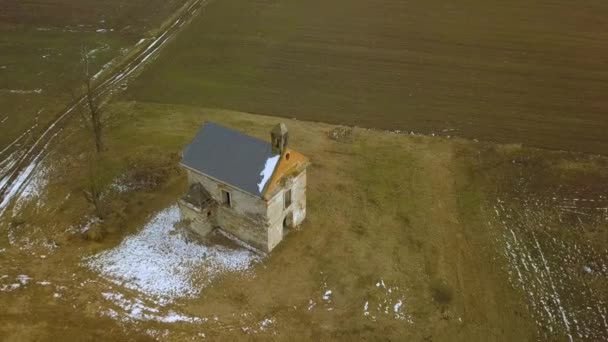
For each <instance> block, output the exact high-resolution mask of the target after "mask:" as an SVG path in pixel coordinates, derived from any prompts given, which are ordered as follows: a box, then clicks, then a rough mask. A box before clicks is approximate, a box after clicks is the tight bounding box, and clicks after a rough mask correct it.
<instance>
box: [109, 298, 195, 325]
mask: <svg viewBox="0 0 608 342" xmlns="http://www.w3.org/2000/svg"><path fill="white" fill-rule="evenodd" d="M101 295H102V296H103V298H105V299H106V300H108V301H111V302H113V303H114V304H115V305H116V306H118V307H119V308H120V309H122V311H124V316H122V317H121V314H119V313H118V312H117V311H115V310H113V309H110V310H108V311H107V312H106V315H108V316H110V317H112V318H115V319H116V318H122V319H123V320H127V321H130V320H135V321H155V322H160V323H177V322H186V323H196V322H202V321H203V319H201V318H199V317H192V316H187V315H183V314H180V313H177V312H175V311H173V310H169V311H168V312H167V313H166V314H162V313H160V310H159V309H157V308H153V307H150V306H147V305H146V304H145V303H144V302H143V301H141V300H140V299H137V298H135V299H127V298H125V296H124V295H123V294H122V293H117V292H103V293H102V294H101Z"/></svg>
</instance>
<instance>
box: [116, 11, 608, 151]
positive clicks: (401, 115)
mask: <svg viewBox="0 0 608 342" xmlns="http://www.w3.org/2000/svg"><path fill="white" fill-rule="evenodd" d="M607 13H608V5H607V4H606V3H605V2H602V1H591V2H586V3H585V4H579V5H573V4H571V3H569V2H566V1H557V2H552V3H550V4H549V3H529V2H524V1H516V2H509V3H505V2H500V1H489V2H488V1H467V2H465V3H459V4H448V3H445V2H443V1H425V2H423V1H417V2H414V3H412V2H404V1H399V0H389V1H383V2H374V1H369V0H354V1H352V0H351V1H346V0H338V1H329V2H328V1H321V0H312V1H301V0H287V1H272V0H252V1H245V0H223V1H213V2H212V3H211V4H210V5H209V6H208V7H207V9H206V10H205V11H204V13H201V16H200V17H199V18H198V19H197V20H196V21H195V22H194V23H193V24H192V25H191V26H190V27H188V28H187V29H186V31H185V32H183V33H182V34H180V37H178V39H177V40H176V41H175V42H174V43H173V44H172V45H171V46H170V47H169V48H168V49H167V50H166V51H164V52H163V55H162V56H161V58H160V59H159V60H158V62H157V63H155V65H154V66H153V67H151V68H149V69H148V70H147V71H146V72H145V74H144V75H143V76H142V77H141V78H140V79H139V82H138V83H137V84H136V85H135V87H133V88H131V89H130V91H129V94H128V98H129V99H136V100H142V101H156V102H161V103H178V104H193V105H200V106H205V107H214V108H227V109H234V110H242V111H247V112H254V113H256V112H257V113H266V114H272V115H278V116H286V117H297V118H300V119H307V120H314V121H322V122H331V123H344V124H353V125H360V126H366V127H377V128H383V129H391V130H396V129H399V130H406V131H410V130H413V131H422V132H429V133H430V132H434V133H436V134H444V135H460V136H465V137H471V138H478V139H484V140H495V141H500V142H521V143H525V144H528V145H534V146H541V147H547V148H551V149H563V150H577V151H585V152H593V153H605V152H606V151H607V148H608V139H607V135H606V134H605V132H606V131H607V129H608V126H607V122H608V121H607V120H606V117H605V113H606V111H607V110H608V102H607V101H606V96H605V94H606V93H607V92H608V71H607V70H608V62H606V58H604V56H605V55H606V54H607V53H608V50H607V48H606V47H607V46H608V45H607V44H606V41H605V39H604V32H606V31H607V30H608V26H607V24H606V21H605V20H603V18H604V17H605V15H606V14H607Z"/></svg>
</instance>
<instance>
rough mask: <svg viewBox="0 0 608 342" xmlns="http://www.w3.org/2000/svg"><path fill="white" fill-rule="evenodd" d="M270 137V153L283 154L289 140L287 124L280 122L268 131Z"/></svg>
mask: <svg viewBox="0 0 608 342" xmlns="http://www.w3.org/2000/svg"><path fill="white" fill-rule="evenodd" d="M270 138H271V140H270V141H271V142H272V153H275V154H280V155H283V152H285V150H286V149H287V142H288V141H289V132H288V131H287V126H286V125H285V124H284V123H282V122H281V123H280V124H278V125H276V126H274V128H273V129H272V131H270Z"/></svg>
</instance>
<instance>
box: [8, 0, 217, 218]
mask: <svg viewBox="0 0 608 342" xmlns="http://www.w3.org/2000/svg"><path fill="white" fill-rule="evenodd" d="M206 4H207V0H193V1H192V2H191V3H190V4H189V5H186V6H185V7H184V10H183V12H182V13H181V14H180V15H178V16H177V17H176V18H175V20H173V22H172V23H171V24H170V25H168V27H167V28H166V29H165V30H164V31H163V32H162V33H161V34H160V35H158V36H157V37H156V38H155V39H154V41H153V42H152V43H150V44H148V45H147V46H146V47H145V49H143V51H141V52H139V53H138V54H137V55H136V56H135V57H133V58H132V59H131V60H130V61H129V62H128V63H126V65H125V66H122V67H120V68H117V69H116V71H115V72H114V73H113V74H112V75H111V76H109V77H108V78H106V79H105V80H104V81H103V82H101V83H100V84H98V85H97V86H96V87H95V89H94V91H95V93H96V97H98V98H104V99H105V98H109V97H111V96H112V95H113V94H114V93H115V92H117V91H118V90H120V87H119V86H120V85H122V84H125V83H128V81H129V79H130V78H132V77H134V76H135V75H136V73H137V72H139V71H141V70H142V68H143V67H144V66H145V63H146V62H148V61H149V60H150V59H152V58H155V57H156V56H158V53H159V51H160V50H161V49H162V48H163V47H164V46H165V45H166V44H167V43H168V42H169V41H170V40H171V39H172V38H173V37H175V36H176V35H177V33H178V32H179V31H180V29H181V28H182V27H183V26H184V25H185V24H186V23H188V22H190V21H191V20H192V18H194V17H195V16H196V15H197V14H198V12H199V10H200V9H201V8H203V7H204V6H205V5H206ZM85 100H86V98H85V97H84V96H82V97H80V98H79V99H77V100H76V101H74V102H73V103H72V104H70V105H68V106H67V107H66V108H65V109H64V110H63V111H62V112H60V113H59V114H58V115H57V116H56V117H55V119H54V120H52V121H51V122H50V123H49V125H48V126H47V127H46V129H45V130H44V132H42V134H41V135H40V136H39V137H38V139H36V140H35V141H34V142H33V143H32V144H31V145H27V146H22V147H19V149H18V150H16V151H15V152H13V153H12V154H11V156H16V158H15V160H13V161H11V162H10V165H11V166H10V167H8V168H6V169H5V170H2V171H3V174H0V217H1V216H2V215H3V214H4V212H5V211H6V209H7V208H8V207H9V206H10V205H11V203H13V201H14V200H15V199H17V198H19V195H20V194H21V192H22V191H23V188H25V186H26V185H27V182H28V181H29V180H30V179H31V178H32V176H33V175H34V172H35V171H36V169H37V167H38V165H39V164H40V163H41V162H42V161H43V160H44V158H45V156H46V154H47V152H48V150H49V146H50V145H51V143H52V142H53V140H54V139H55V138H56V137H57V136H58V135H59V133H61V131H62V130H63V127H64V126H65V125H66V123H67V122H68V120H69V118H70V117H72V116H73V115H72V114H73V113H74V112H76V109H77V108H78V107H79V106H81V105H83V104H84V102H85ZM24 134H26V133H24ZM11 146H12V145H11ZM5 150H8V148H7V149H5ZM5 150H3V151H2V152H3V153H4V152H6V151H5ZM3 162H4V161H3ZM7 164H8V163H7Z"/></svg>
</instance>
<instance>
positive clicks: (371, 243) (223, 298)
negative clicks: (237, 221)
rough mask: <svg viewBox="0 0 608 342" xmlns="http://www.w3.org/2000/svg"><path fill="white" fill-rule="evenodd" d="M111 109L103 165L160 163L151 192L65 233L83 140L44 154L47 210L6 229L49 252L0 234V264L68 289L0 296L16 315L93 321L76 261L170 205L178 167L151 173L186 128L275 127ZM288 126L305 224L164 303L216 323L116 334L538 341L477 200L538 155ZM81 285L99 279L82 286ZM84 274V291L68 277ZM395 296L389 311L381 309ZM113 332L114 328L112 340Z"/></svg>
mask: <svg viewBox="0 0 608 342" xmlns="http://www.w3.org/2000/svg"><path fill="white" fill-rule="evenodd" d="M110 110H111V111H112V112H113V113H114V114H115V115H114V116H113V117H116V118H118V119H117V121H116V122H115V123H114V124H113V125H112V127H111V128H110V129H109V130H108V134H109V136H108V148H109V151H108V153H107V158H108V159H109V160H111V161H113V163H111V164H113V165H115V167H113V168H112V170H113V171H112V172H113V173H114V175H115V176H116V177H118V176H120V175H122V174H123V173H124V171H125V170H127V171H128V172H127V174H133V175H138V174H139V172H138V171H133V170H132V168H133V167H134V165H139V166H141V167H142V168H145V169H150V170H160V174H162V175H165V176H166V177H165V176H163V179H164V181H163V182H161V183H160V185H159V186H156V187H154V188H152V189H138V190H133V191H130V192H128V193H126V194H124V195H123V196H122V197H121V196H116V197H114V198H113V199H112V201H115V202H113V203H115V204H117V206H118V207H123V209H124V217H125V218H126V219H125V221H124V222H123V226H124V228H123V229H119V230H116V231H114V232H110V233H109V234H108V236H107V237H106V238H105V239H104V240H103V241H102V242H100V243H94V242H88V241H83V240H82V239H81V238H79V237H78V238H72V237H70V234H69V233H66V231H65V228H66V226H68V225H70V224H73V222H76V221H77V220H79V219H81V218H82V217H85V216H86V215H87V214H88V213H90V212H91V209H90V208H88V207H87V206H86V205H84V204H83V203H82V202H83V201H82V199H80V198H78V197H77V196H73V197H72V198H69V199H68V200H65V196H66V194H67V193H74V192H75V191H78V189H79V188H80V187H81V186H82V182H83V178H82V176H80V173H81V172H82V165H81V164H80V163H81V160H80V159H79V157H77V156H78V155H79V151H81V149H82V148H83V147H82V146H80V145H79V144H77V143H76V142H79V141H80V142H81V141H85V140H84V137H83V136H81V135H80V133H75V134H73V135H71V136H70V137H69V138H68V139H67V140H65V141H64V142H63V143H62V144H60V145H59V147H58V149H57V150H56V151H55V155H61V156H65V161H62V162H61V165H65V167H66V168H65V169H63V171H64V172H65V174H64V176H63V177H61V178H58V179H57V180H56V181H54V182H52V184H51V185H49V188H48V189H49V193H51V196H50V198H49V200H48V202H47V203H46V205H45V207H44V208H43V209H41V210H39V211H37V212H36V211H27V212H25V213H23V214H22V215H21V216H20V217H21V220H22V221H23V222H25V223H24V224H22V225H20V226H19V228H16V227H8V228H7V229H11V231H13V232H17V231H18V232H20V233H19V234H22V235H19V236H22V237H24V238H25V237H30V238H34V237H37V235H32V234H33V233H32V232H34V231H35V228H36V227H39V226H42V225H45V227H46V229H45V231H44V232H43V233H41V234H42V235H41V236H46V237H50V238H52V239H55V240H56V241H59V242H60V245H61V247H60V248H58V249H56V250H55V251H54V252H53V253H52V254H50V256H49V257H48V258H47V259H45V260H44V261H43V262H35V263H31V262H26V261H28V260H31V259H32V255H31V252H32V251H35V252H36V253H40V250H39V249H33V250H30V251H19V250H18V249H16V248H14V247H11V245H10V244H9V243H8V241H4V240H2V242H0V247H4V246H6V247H7V252H6V253H7V254H5V255H7V256H9V257H11V258H14V259H13V260H23V262H16V263H13V264H12V266H11V267H12V269H13V270H14V271H11V272H24V273H27V274H29V275H30V276H32V277H35V278H40V277H45V278H49V280H51V281H54V282H56V283H57V284H63V285H65V286H68V287H70V288H73V289H74V291H77V293H75V292H73V293H70V294H66V298H65V301H61V302H53V301H52V300H51V301H50V300H49V293H48V292H45V291H44V290H43V289H39V288H35V287H31V288H29V289H27V292H16V293H11V294H9V295H7V296H3V297H2V298H1V299H0V304H2V306H3V307H11V308H12V310H15V312H16V315H28V316H29V315H30V314H32V313H35V315H36V317H37V318H36V320H35V322H37V323H38V322H51V321H52V320H51V318H50V317H47V314H46V313H45V312H48V310H49V307H52V310H53V312H54V314H58V313H63V312H71V311H72V310H73V308H72V305H76V306H77V307H82V308H83V309H82V312H83V315H84V316H85V317H86V318H87V322H93V323H94V322H96V321H97V320H98V319H100V318H99V312H100V311H102V310H104V309H107V308H108V302H107V301H105V300H103V299H102V298H100V295H99V293H100V292H102V291H104V290H105V288H106V287H107V284H106V283H105V282H103V281H101V280H100V279H98V278H97V275H95V274H91V273H89V271H86V270H84V269H82V268H80V267H79V266H78V263H79V262H80V260H81V258H82V257H83V256H87V255H91V254H93V253H96V252H98V251H102V250H106V249H108V248H111V247H113V246H115V245H116V244H117V243H119V242H120V241H122V239H123V238H124V236H125V235H128V234H131V233H133V232H135V231H136V230H137V229H139V227H141V226H142V224H143V223H144V222H145V221H146V218H147V217H149V215H150V214H151V213H154V212H156V211H158V210H160V209H162V208H165V207H167V206H169V205H171V204H172V203H174V202H175V200H176V199H177V198H178V197H179V196H180V195H181V193H182V192H183V191H184V189H185V183H184V175H183V174H182V173H173V172H172V171H171V172H168V173H167V172H165V170H166V167H168V166H167V165H168V164H167V163H171V162H175V155H176V154H178V153H179V152H180V151H181V149H182V148H183V147H184V146H185V145H186V144H187V143H188V142H189V140H190V139H191V138H192V137H193V136H194V133H195V132H196V130H197V129H198V128H199V127H200V125H201V124H202V123H203V122H204V121H205V120H212V121H216V122H219V123H222V124H224V125H228V126H231V127H234V128H237V129H240V130H243V131H245V132H247V133H249V134H252V135H255V136H258V137H260V138H264V139H268V137H267V135H268V131H269V129H270V128H271V127H273V125H274V124H276V123H277V122H278V121H279V119H277V118H274V117H267V116H258V115H250V114H244V113H238V112H231V111H225V110H215V109H204V108H195V107H187V106H176V105H158V104H147V103H136V102H121V103H114V104H112V105H111V107H110ZM286 121H287V125H288V127H289V129H290V137H291V139H292V140H291V144H292V147H293V148H295V149H297V150H298V151H301V152H302V153H304V154H306V155H307V156H309V157H311V159H312V166H311V167H310V169H309V186H308V200H309V208H308V217H307V221H306V223H305V225H304V226H303V227H302V229H301V230H297V231H294V232H293V233H292V234H289V235H288V236H287V238H286V239H285V240H284V241H283V242H282V243H281V244H280V245H279V247H278V248H277V249H276V250H275V251H273V253H272V255H271V256H270V257H269V258H268V259H267V260H265V261H264V263H263V264H261V265H259V266H257V267H256V268H255V269H254V273H255V277H250V276H240V275H229V276H224V277H221V278H219V279H218V280H217V281H216V282H215V283H214V285H213V286H211V287H209V288H207V289H205V291H204V292H203V294H202V295H201V296H200V297H199V298H195V299H192V300H183V301H178V303H177V304H176V306H175V307H174V308H175V309H178V310H180V311H183V312H184V313H186V314H188V315H192V316H197V317H208V318H212V317H218V321H217V322H216V323H213V322H215V321H213V322H211V323H208V324H202V325H198V324H194V325H189V324H174V325H169V326H167V325H162V324H159V323H152V322H147V323H139V324H137V325H135V324H126V325H125V326H124V332H125V333H129V334H138V333H141V332H142V331H144V330H145V329H161V330H163V329H167V328H168V329H170V334H169V335H168V337H167V338H166V339H167V340H176V341H177V340H183V338H185V337H195V336H197V334H198V333H200V332H201V331H203V332H205V334H206V336H207V337H210V338H213V339H221V340H248V339H250V338H252V337H256V336H252V335H248V334H247V333H246V332H244V331H243V330H241V328H242V327H252V326H255V325H256V324H258V323H259V322H260V321H262V320H263V319H265V318H272V319H274V320H275V321H276V323H275V324H273V327H272V328H271V329H270V330H269V331H267V332H263V333H260V335H257V337H258V338H264V339H269V338H274V339H277V340H287V339H289V338H292V337H293V336H298V337H299V338H301V339H307V340H349V341H351V340H377V339H387V340H403V339H409V340H424V339H430V340H450V341H454V340H456V341H458V340H461V341H471V340H473V341H487V340H504V341H512V340H530V339H533V338H534V337H535V336H537V330H536V328H535V323H534V319H533V313H532V312H530V311H528V310H527V309H526V302H525V296H524V294H522V293H521V292H519V290H517V289H514V288H513V287H512V286H511V285H510V284H509V282H508V275H507V274H506V273H505V272H504V271H503V268H504V267H505V263H504V260H503V259H502V258H501V257H500V253H499V252H497V249H495V246H497V248H499V247H500V244H499V243H500V242H499V241H496V240H495V238H494V236H492V235H491V234H490V232H489V231H488V227H487V222H488V219H490V218H489V217H488V216H487V215H486V212H484V211H483V210H482V207H483V206H484V205H486V204H487V203H488V200H490V199H492V198H493V196H494V195H495V193H494V192H493V188H491V187H490V186H489V185H488V184H494V185H495V186H496V185H500V184H503V182H504V181H505V180H508V179H516V178H514V177H513V175H512V174H511V173H510V172H515V171H510V170H511V169H510V167H512V165H514V164H513V163H512V160H513V157H514V155H515V156H517V158H519V159H518V160H524V161H525V160H528V163H531V162H530V161H534V160H542V158H540V157H539V156H541V155H542V153H541V152H540V151H530V150H528V149H525V148H524V149H523V150H520V149H519V148H516V149H511V148H507V149H506V150H504V151H501V150H500V148H499V149H496V148H495V147H494V145H488V144H475V143H472V142H468V141H464V140H458V139H456V140H454V139H451V140H448V139H441V138H431V137H424V136H406V135H400V134H391V133H385V132H381V131H373V130H365V129H358V128H354V129H352V130H351V131H349V133H348V139H338V140H339V141H336V140H334V139H332V138H331V136H332V132H335V131H336V127H335V126H332V125H327V124H320V123H311V122H303V121H296V120H286ZM339 130H340V131H341V130H343V128H340V129H339ZM480 156H483V158H480ZM547 156H551V157H550V158H548V159H549V160H550V159H552V158H554V159H560V158H561V159H567V157H566V156H564V155H557V156H554V155H553V154H547ZM159 165H160V166H159ZM515 165H520V164H515ZM521 165H523V164H521ZM528 165H531V164H528ZM157 166H158V167H157ZM514 174H515V173H514ZM480 175H487V176H483V177H482V176H480ZM503 177H506V178H503ZM139 178H140V177H135V179H139ZM144 178H145V179H148V177H144ZM571 181H572V180H571ZM504 184H506V183H504ZM514 203H517V202H514ZM3 229H4V228H3ZM19 241H23V240H19ZM497 244H498V245H497ZM75 251H77V252H75ZM47 262H49V263H51V262H52V263H53V264H54V265H58V266H57V267H56V269H55V270H54V273H53V274H49V273H48V272H47V266H46V265H47V264H46V263H47ZM72 274H74V276H71V275H72ZM87 279H93V280H95V281H100V282H99V283H94V282H89V283H87V282H85V281H86V280H87ZM83 282H84V283H85V284H86V285H83V286H80V287H78V286H76V284H80V283H83ZM389 289H390V291H389ZM327 290H332V295H331V298H330V300H329V301H325V300H324V299H323V295H324V294H325V293H326V291H327ZM24 291H25V290H24ZM311 301H312V303H314V305H312V304H311ZM399 301H401V303H402V306H401V307H400V310H402V311H399V313H400V314H403V316H396V313H395V312H394V307H395V305H397V303H399ZM366 302H367V303H368V305H369V308H368V310H369V315H367V316H366V315H365V314H364V305H365V303H366ZM49 305H50V306H49ZM311 305H312V307H311V308H310V309H309V307H310V306H311ZM385 312H386V313H385ZM244 314H246V315H245V316H244ZM15 317H17V316H10V317H7V319H6V320H5V322H6V323H4V324H2V328H0V329H4V331H6V334H7V335H8V336H19V335H18V334H20V333H21V332H22V331H23V329H25V328H27V329H30V330H32V331H34V332H36V333H38V334H40V336H46V337H47V338H52V337H53V336H57V335H55V334H56V332H54V331H53V330H49V329H48V328H47V327H46V326H45V325H39V324H34V323H32V324H26V325H25V326H23V327H22V328H19V327H16V326H15V325H11V324H12V323H10V322H14V321H15ZM372 317H373V318H372ZM410 321H411V322H413V323H409V322H410ZM91 329H92V327H91V326H90V325H88V323H87V324H85V325H83V326H81V327H80V328H78V327H76V326H73V327H71V328H70V329H69V334H73V335H71V336H78V335H76V334H86V333H87V332H88V331H90V330H91ZM122 332H123V330H121V329H117V330H114V334H115V335H114V336H119V335H120V334H121V333H122Z"/></svg>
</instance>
